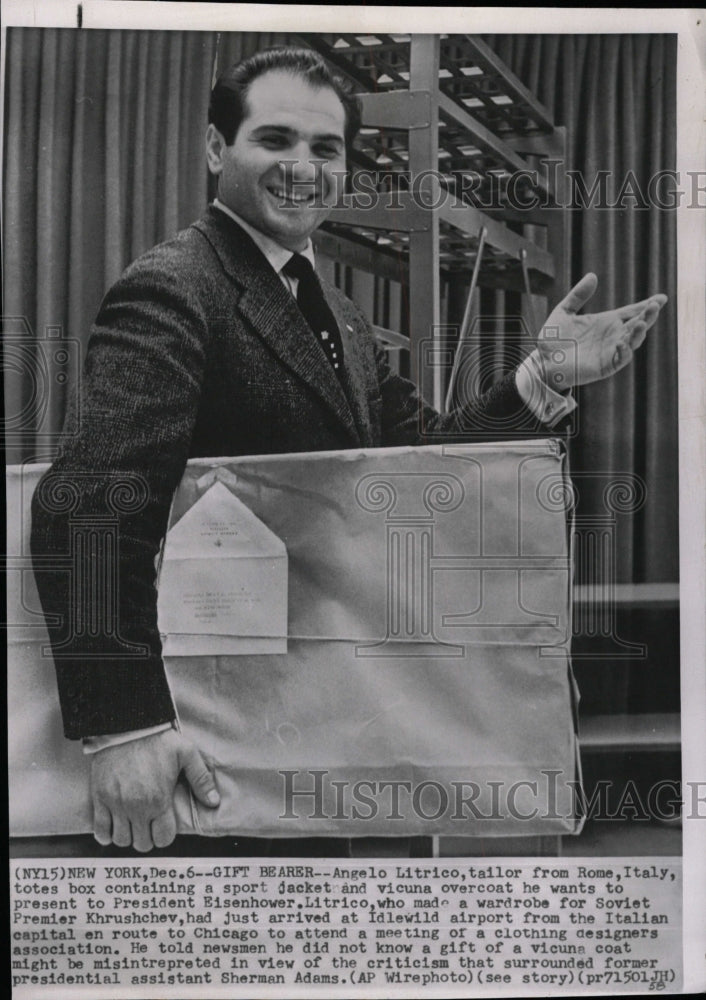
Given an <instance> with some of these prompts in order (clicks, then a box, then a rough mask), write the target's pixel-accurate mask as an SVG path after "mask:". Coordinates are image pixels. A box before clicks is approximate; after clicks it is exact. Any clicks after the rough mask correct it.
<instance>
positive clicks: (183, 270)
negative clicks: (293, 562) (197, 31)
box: [32, 49, 665, 851]
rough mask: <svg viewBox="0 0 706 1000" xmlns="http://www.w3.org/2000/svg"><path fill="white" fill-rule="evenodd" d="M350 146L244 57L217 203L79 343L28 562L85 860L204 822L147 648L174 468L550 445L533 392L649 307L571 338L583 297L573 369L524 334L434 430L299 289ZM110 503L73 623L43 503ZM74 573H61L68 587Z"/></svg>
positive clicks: (361, 339)
mask: <svg viewBox="0 0 706 1000" xmlns="http://www.w3.org/2000/svg"><path fill="white" fill-rule="evenodd" d="M358 124H359V116H358V107H357V102H356V100H355V98H354V96H352V95H351V93H350V92H349V90H348V89H347V87H346V85H345V84H344V83H343V82H342V81H341V80H339V79H338V78H337V77H335V76H334V75H333V74H332V72H331V70H330V69H329V68H328V66H327V65H326V64H325V63H324V62H323V60H322V59H321V58H320V57H319V56H317V55H316V54H315V53H313V52H310V51H308V50H295V49H280V50H273V51H270V52H265V53H259V54H257V55H255V56H253V57H252V58H250V59H248V60H246V61H245V62H243V63H241V64H239V65H238V66H236V67H234V68H233V69H232V70H230V71H229V72H227V73H226V74H225V75H224V76H223V77H222V78H221V79H220V80H219V82H218V83H217V85H216V87H215V88H214V91H213V94H212V98H211V104H210V109H209V126H208V131H207V136H206V157H207V162H208V167H209V169H210V171H211V172H212V173H213V174H214V175H216V176H217V178H218V197H217V199H216V201H215V202H214V204H213V205H211V206H209V208H208V210H207V212H206V214H205V215H204V216H203V217H202V218H201V219H200V220H198V221H197V222H195V223H194V224H193V225H191V226H190V227H189V228H188V229H186V230H184V231H183V232H181V233H179V234H177V236H175V237H174V238H173V239H171V240H169V241H168V242H167V243H164V244H162V245H160V246H158V247H155V248H154V249H153V250H150V251H149V252H148V253H146V254H144V255H143V256H142V257H140V258H139V259H138V260H137V261H135V262H134V263H133V264H132V265H131V266H130V267H129V268H128V269H127V270H126V272H125V274H124V275H123V276H122V278H121V279H120V280H119V281H118V282H117V283H116V285H114V286H113V288H111V289H110V290H109V292H108V293H107V295H106V297H105V299H104V301H103V303H102V305H101V308H100V312H99V314H98V317H97V319H96V323H95V325H94V327H93V331H92V336H91V340H90V344H89V349H88V355H87V359H86V367H85V371H84V375H83V378H82V381H81V387H80V394H79V405H78V406H77V407H76V408H75V409H74V410H73V411H72V412H70V413H69V414H68V416H67V422H66V429H65V435H64V438H63V440H62V445H61V448H60V451H59V454H58V457H57V459H56V461H55V462H54V465H53V466H52V469H51V470H50V472H49V473H48V474H47V476H46V477H45V479H44V481H43V483H40V486H39V487H38V489H37V491H36V493H35V497H34V500H33V533H32V552H33V555H34V556H35V560H36V563H35V564H36V568H37V573H36V577H37V585H38V588H39V591H40V597H41V600H42V604H43V607H44V610H45V613H46V614H47V617H48V619H49V616H56V618H55V620H56V621H59V622H63V623H64V626H62V627H56V628H52V629H51V630H50V631H51V641H52V646H53V649H54V654H55V662H56V670H57V678H58V684H59V695H60V700H61V707H62V713H63V718H64V727H65V732H66V735H67V736H68V737H69V738H72V739H83V740H84V744H85V747H86V751H87V752H88V753H91V754H92V763H91V779H92V790H93V803H94V828H95V835H96V838H97V839H98V841H99V842H100V843H102V844H106V845H107V844H109V843H111V842H113V843H114V844H116V845H118V846H121V847H128V846H130V845H133V846H134V847H135V848H136V849H137V850H139V851H147V850H150V849H151V848H152V847H153V846H157V847H165V846H167V845H168V844H170V843H171V842H172V840H173V839H174V836H175V833H176V820H175V815H174V808H173V793H174V788H175V785H176V782H177V780H178V778H179V775H180V773H182V772H184V774H185V777H186V779H187V781H188V782H189V783H190V784H191V787H192V788H193V791H194V793H195V794H196V796H197V797H198V798H199V800H200V801H201V802H203V803H204V804H205V805H209V806H213V807H217V805H218V802H219V796H218V791H217V789H216V787H215V784H214V781H213V777H212V776H211V774H210V773H209V771H208V769H207V767H206V764H205V762H204V760H203V758H202V756H201V754H200V753H199V751H198V749H197V748H196V747H194V746H193V745H192V744H190V743H189V742H188V741H187V740H186V739H185V738H184V737H183V736H182V735H181V734H180V733H179V732H178V730H177V729H176V727H175V722H174V719H175V712H174V708H173V705H172V699H171V696H170V692H169V687H168V684H167V680H166V676H165V672H164V666H163V663H162V651H161V644H160V638H159V631H158V627H157V601H156V590H155V557H156V556H157V554H158V551H159V548H160V544H161V542H162V539H163V537H164V534H165V532H166V528H167V521H168V517H169V508H170V503H171V499H172V496H173V493H174V490H175V489H176V487H177V485H178V483H179V480H180V478H181V476H182V474H183V471H184V467H185V464H186V462H187V460H188V459H189V458H194V457H199V456H225V455H227V456H237V455H245V454H251V455H254V454H273V453H282V452H304V451H320V450H335V449H344V448H362V447H365V448H371V447H380V446H394V445H415V444H420V443H423V439H422V437H421V436H420V428H421V427H425V428H426V429H427V430H428V431H429V430H434V432H435V440H438V439H439V433H441V434H443V432H444V431H445V430H448V431H453V432H454V433H455V434H458V432H459V431H463V430H467V431H469V432H470V431H473V430H474V428H477V427H478V426H479V425H480V426H487V421H488V419H492V418H493V417H497V418H502V419H503V420H504V421H505V425H506V426H507V421H508V418H509V417H512V416H513V415H514V416H516V417H517V419H518V420H520V421H522V422H523V423H524V424H526V420H527V409H529V410H530V412H531V414H532V415H533V416H534V417H535V418H537V419H538V421H539V420H540V419H541V418H542V417H543V416H545V415H546V414H548V413H550V412H551V421H549V422H548V423H547V424H545V425H544V426H546V427H551V426H552V425H553V424H554V422H555V421H556V419H557V418H559V417H561V416H562V415H563V414H565V413H567V412H568V411H569V410H570V409H571V407H572V406H573V403H572V402H571V400H570V398H567V397H565V396H563V395H558V394H556V393H553V391H552V386H554V387H559V388H561V389H567V388H570V387H571V385H572V384H579V383H581V382H587V381H592V380H593V379H596V378H601V377H604V376H605V375H608V374H611V373H612V372H613V371H616V370H618V369H619V368H620V367H622V366H623V365H625V364H627V363H628V361H629V360H630V357H631V355H632V352H633V351H634V350H635V349H636V348H637V347H638V346H639V344H640V343H641V342H642V340H643V339H644V337H645V334H646V331H647V329H648V328H649V327H650V326H651V325H652V323H654V321H655V319H656V317H657V314H658V313H659V310H660V307H661V305H662V304H663V302H664V300H665V299H664V296H659V295H657V296H653V297H652V298H650V299H647V300H645V301H644V302H641V303H636V304H633V305H630V306H626V307H623V308H622V309H618V310H611V311H608V312H604V313H600V314H596V315H593V316H585V315H584V316H577V315H576V312H577V310H578V309H579V308H580V307H581V306H582V305H583V304H584V303H585V302H586V301H587V299H588V298H589V297H590V295H591V294H592V292H593V290H594V289H595V283H596V282H595V277H594V276H593V275H587V276H586V277H585V278H584V279H582V281H581V282H580V283H579V284H578V285H577V286H576V287H575V288H574V289H573V291H572V292H570V293H569V295H568V296H567V298H566V299H565V300H564V301H563V302H562V303H561V304H560V306H558V307H557V309H556V310H555V311H554V312H553V313H552V315H551V316H550V317H549V319H548V320H547V324H546V327H547V329H553V330H555V331H556V330H558V332H559V336H560V337H562V339H569V340H573V341H574V342H575V344H576V351H575V355H574V357H573V358H572V359H571V360H570V362H569V361H565V362H563V366H562V364H560V363H559V361H558V360H557V356H556V355H557V352H556V351H555V349H554V348H553V346H552V345H553V344H555V341H553V340H552V339H551V338H549V337H548V338H547V340H546V341H545V339H544V337H543V334H542V333H540V335H539V339H538V342H537V347H536V349H535V351H533V352H532V355H531V356H530V358H529V359H528V361H527V362H526V363H525V364H523V365H522V366H521V367H520V368H519V369H518V371H517V372H514V373H511V374H510V375H508V376H507V377H506V378H505V379H504V380H502V381H501V382H499V383H498V384H497V385H495V386H493V388H492V389H491V390H490V391H489V392H488V393H487V394H486V395H485V396H483V397H481V398H480V399H477V400H475V401H470V402H468V403H467V404H466V405H464V406H463V407H462V408H460V409H459V410H457V411H455V412H454V413H452V414H449V415H446V416H440V415H439V414H437V413H435V412H434V411H433V410H432V409H431V408H430V407H428V406H427V405H426V404H425V403H424V402H423V401H422V400H421V399H420V397H419V395H418V394H417V391H416V388H415V386H414V385H413V384H412V383H410V382H408V381H406V380H404V379H402V378H400V377H399V376H397V375H395V374H394V373H393V372H392V371H391V370H390V368H389V366H388V364H387V361H386V358H385V354H384V352H383V351H382V350H381V349H380V347H379V346H377V345H376V344H375V342H374V340H373V338H372V336H371V333H370V330H369V327H368V325H367V323H366V321H365V319H364V318H363V316H362V314H361V313H360V312H359V310H358V309H357V308H356V306H355V305H354V304H353V303H352V302H350V301H349V300H348V299H346V298H345V296H343V295H342V294H341V293H340V292H339V291H338V290H337V289H335V288H333V287H331V286H329V285H327V284H325V283H323V282H320V281H319V279H318V278H317V276H316V274H315V271H314V266H315V259H314V254H313V249H312V245H311V240H310V237H311V234H312V233H313V232H314V230H315V229H316V228H317V227H318V226H319V225H320V223H321V222H322V221H323V220H324V219H325V218H326V215H327V213H328V211H329V209H330V207H331V206H332V205H333V204H334V203H335V201H336V198H337V197H338V193H339V185H340V182H341V178H342V176H343V175H344V173H345V169H346V163H347V154H348V152H349V151H350V147H351V143H352V141H353V138H354V136H355V133H356V130H357V127H358ZM126 481H127V482H129V483H131V484H132V485H133V487H134V485H135V484H138V487H137V488H136V494H137V495H138V499H139V502H135V503H129V502H125V503H124V504H123V509H122V512H121V514H120V522H119V556H118V559H117V565H116V566H115V567H112V566H109V565H106V566H105V567H103V571H104V572H105V573H106V574H107V573H108V572H109V571H112V570H113V569H114V570H115V574H114V588H115V593H117V595H118V598H117V609H114V608H113V607H112V606H111V605H110V603H106V604H105V605H103V604H100V603H99V601H98V599H97V598H96V596H95V594H94V595H93V596H91V595H90V594H89V596H88V597H87V598H86V603H84V604H81V598H82V592H81V588H79V587H76V588H74V589H73V590H72V588H71V585H70V581H69V580H68V579H67V576H68V575H67V574H66V573H65V572H63V571H62V570H61V568H56V569H52V568H51V567H52V563H53V562H54V565H55V566H56V567H61V565H62V564H63V561H64V560H65V553H66V551H67V547H68V545H69V538H70V535H69V524H68V517H69V514H68V506H71V505H67V504H65V503H64V504H62V503H61V497H62V496H66V495H68V494H70V495H71V496H72V497H75V498H76V500H77V504H78V506H77V507H73V509H72V511H71V513H72V516H74V517H75V516H77V515H79V516H82V517H86V518H92V517H95V518H98V519H100V518H102V517H104V516H105V514H106V507H105V504H106V496H108V495H109V494H110V495H111V496H112V495H113V494H111V490H113V489H114V488H115V487H117V485H118V484H120V483H121V482H122V483H125V482H126ZM62 490H64V493H63V494H62ZM92 558H93V557H92V554H91V553H90V552H87V553H86V554H85V556H84V557H83V563H81V564H80V574H85V575H84V577H83V578H84V579H85V580H88V579H90V578H91V572H92V567H91V560H92ZM50 620H51V619H50ZM72 623H73V625H72ZM87 623H88V625H90V626H91V627H88V625H87ZM84 626H85V627H84ZM74 627H75V631H74V632H73V633H71V632H70V629H71V628H74ZM67 630H69V631H67ZM67 650H70V653H67Z"/></svg>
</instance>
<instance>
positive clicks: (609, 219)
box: [483, 35, 679, 582]
mask: <svg viewBox="0 0 706 1000" xmlns="http://www.w3.org/2000/svg"><path fill="white" fill-rule="evenodd" d="M483 40H484V41H485V42H486V43H487V44H489V45H490V46H491V47H492V48H493V49H494V51H495V52H496V53H497V55H498V56H499V57H500V58H501V59H502V60H503V61H504V62H505V63H506V64H507V65H508V66H509V67H510V69H512V70H513V72H515V73H516V74H517V76H518V77H519V78H520V80H521V81H522V82H523V83H524V84H525V86H526V87H527V88H528V89H529V90H530V91H531V93H533V94H534V95H535V96H536V97H537V98H538V100H539V101H541V102H542V104H544V105H545V106H546V107H547V108H548V109H549V111H550V113H551V114H552V116H553V118H554V121H555V122H556V124H558V125H565V126H566V127H567V130H568V154H567V167H568V168H569V169H573V170H576V171H579V172H580V174H581V175H582V177H583V178H584V179H585V182H586V184H587V186H588V189H589V190H590V187H591V184H592V183H593V182H594V180H595V178H596V175H597V174H598V171H601V170H603V171H609V175H610V176H609V178H608V180H607V184H606V187H607V191H608V193H609V198H608V202H609V203H614V202H615V201H617V200H618V196H619V195H620V192H621V189H622V190H623V192H624V197H623V198H622V199H620V201H621V205H620V206H619V207H615V208H606V207H605V205H603V206H600V205H598V204H594V206H593V207H589V208H586V209H579V208H576V209H572V210H570V211H569V213H568V225H569V245H570V248H571V253H570V263H571V279H570V280H571V284H574V283H575V282H576V281H578V280H579V278H580V277H581V276H582V275H583V274H584V273H585V272H586V271H594V272H595V273H596V274H597V276H598V279H599V286H598V291H597V293H596V295H595V297H594V298H593V299H592V300H591V303H590V305H589V306H587V310H589V311H598V310H600V309H607V308H611V307H612V306H614V305H618V304H622V303H625V302H631V301H633V300H636V299H642V298H646V297H647V296H648V295H650V294H652V293H653V292H656V291H663V292H666V293H667V295H668V296H669V303H668V304H667V306H666V307H665V308H664V309H663V310H662V313H661V315H660V318H659V321H658V323H657V325H656V326H655V327H654V328H653V329H652V330H651V331H650V333H649V334H648V338H647V341H646V342H645V344H644V345H643V347H642V348H641V349H640V351H639V352H638V353H637V354H636V356H635V359H634V361H633V363H632V365H630V366H629V367H628V368H627V369H625V370H623V371H622V372H620V373H619V374H618V375H616V376H615V377H614V378H611V379H608V380H606V381H604V382H600V383H595V384H593V385H590V386H586V387H584V388H582V389H581V390H580V391H579V392H578V394H577V398H578V402H579V407H580V410H579V424H578V429H579V433H578V436H577V438H576V439H575V440H574V441H573V442H572V444H571V465H572V471H573V472H575V473H576V474H577V475H576V481H577V485H578V487H579V491H580V506H579V511H580V512H583V513H586V514H590V513H600V512H601V511H602V510H603V509H604V502H603V493H604V489H605V485H606V481H608V480H609V479H611V478H613V479H617V477H618V476H619V474H620V473H621V472H626V473H631V474H634V475H636V476H639V477H640V479H641V480H642V482H643V483H644V486H645V489H646V492H645V501H644V505H643V506H642V507H641V508H640V509H639V510H636V511H635V512H634V513H628V514H624V515H618V516H617V520H616V537H617V539H618V547H617V550H616V559H617V566H616V571H617V575H616V579H617V580H618V581H620V582H627V581H635V582H657V581H665V580H677V579H678V545H677V533H678V515H679V509H678V496H679V494H678V478H677V477H678V447H677V321H676V318H677V310H676V305H677V303H676V274H677V246H676V214H675V212H674V211H671V210H669V209H663V208H660V207H659V206H657V205H654V204H652V205H649V197H648V193H649V181H650V178H652V177H654V176H655V175H656V174H658V173H659V172H660V171H664V170H674V169H675V167H676V51H677V46H676V36H675V35H518V36H509V35H505V36H498V35H496V36H485V37H484V39H483ZM633 178H634V180H633ZM623 185H626V186H625V187H624V188H623ZM630 189H632V190H633V191H634V192H635V197H634V198H633V197H631V196H630V194H629V190H630ZM665 191H666V187H663V188H662V195H661V197H662V200H663V201H664V200H666V198H665V195H664V192H665ZM643 196H644V202H643ZM588 473H590V475H587V474H588Z"/></svg>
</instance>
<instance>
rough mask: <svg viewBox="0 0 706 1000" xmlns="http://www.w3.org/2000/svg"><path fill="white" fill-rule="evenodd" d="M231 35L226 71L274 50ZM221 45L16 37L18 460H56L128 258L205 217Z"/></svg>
mask: <svg viewBox="0 0 706 1000" xmlns="http://www.w3.org/2000/svg"><path fill="white" fill-rule="evenodd" d="M225 37H226V39H227V42H225V43H223V45H222V48H223V49H225V50H226V51H227V55H228V58H229V59H230V61H235V60H236V59H238V58H240V57H241V56H244V55H247V54H249V53H250V52H252V51H255V50H256V49H257V48H258V47H259V46H261V45H267V44H270V43H271V42H272V40H273V36H270V35H256V34H230V35H228V36H225ZM218 48H219V38H218V36H217V35H215V34H211V33H206V32H178V31H175V32H160V31H113V30H106V31H93V30H92V31H75V30H72V29H54V30H52V29H44V30H43V29H31V28H30V29H27V28H11V29H9V30H8V32H7V57H6V99H5V157H4V160H5V162H4V190H3V204H4V265H5V267H4V307H3V312H4V327H5V334H6V336H5V343H6V347H5V357H4V361H5V363H4V371H5V400H6V402H5V407H6V411H5V412H6V419H7V423H8V426H9V427H10V428H11V429H12V431H13V433H12V437H11V439H10V443H9V446H8V449H7V454H8V460H9V461H10V462H18V461H23V460H28V459H37V460H42V459H44V460H46V459H50V458H51V457H52V454H53V450H54V443H55V433H56V430H57V429H58V428H60V426H61V422H62V420H63V414H64V411H65V407H66V394H67V392H68V391H70V390H71V386H72V385H73V384H74V382H75V372H76V365H77V363H78V361H77V357H78V355H79V353H80V351H81V350H82V348H83V347H84V346H85V342H86V339H87V336H88V332H89V329H90V324H91V322H92V319H93V317H94V316H95V314H96V312H97V309H98V306H99V304H100V301H101V299H102V297H103V295H104V293H105V291H106V289H107V288H108V287H109V286H110V285H111V284H112V283H113V282H114V281H115V280H116V279H117V278H118V277H119V275H120V274H121V272H122V271H123V269H124V268H125V266H126V265H127V264H128V263H129V262H130V261H131V260H133V259H134V258H135V257H137V256H138V255H139V254H141V253H142V252H144V251H145V250H147V249H148V248H149V247H151V246H154V244H155V243H159V242H160V241H162V240H164V239H166V238H167V237H168V236H170V235H171V234H173V233H175V232H177V230H179V229H180V228H183V227H184V226H186V225H188V223H190V222H192V221H193V220H194V219H195V218H197V217H198V216H199V215H201V213H202V212H203V209H204V207H205V205H206V201H207V194H208V192H207V184H208V172H207V170H206V167H205V160H204V135H205V130H206V120H207V108H208V95H209V91H210V88H211V81H212V76H213V71H214V60H215V59H216V56H217V50H218ZM59 340H61V341H62V343H61V344H59ZM60 347H61V348H63V349H59V348H60Z"/></svg>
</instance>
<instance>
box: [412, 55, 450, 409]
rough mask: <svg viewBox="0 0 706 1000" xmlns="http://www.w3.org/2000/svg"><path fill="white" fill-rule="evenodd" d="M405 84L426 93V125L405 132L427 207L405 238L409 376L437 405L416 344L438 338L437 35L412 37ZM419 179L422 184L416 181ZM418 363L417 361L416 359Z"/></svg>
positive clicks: (438, 382)
mask: <svg viewBox="0 0 706 1000" xmlns="http://www.w3.org/2000/svg"><path fill="white" fill-rule="evenodd" d="M410 44H411V52H410V72H409V86H410V89H411V90H424V91H427V92H428V93H429V109H430V113H429V124H428V125H427V126H426V127H423V128H412V129H410V132H409V170H410V174H411V178H412V183H413V191H414V196H415V197H416V198H417V199H423V201H422V203H423V204H424V205H427V204H428V205H430V206H437V207H430V208H429V211H428V213H427V217H428V222H429V225H428V228H427V229H425V230H424V231H423V232H413V233H410V237H409V334H410V358H411V364H412V377H413V379H414V381H415V382H416V383H417V386H418V387H419V390H420V392H421V393H422V395H423V396H424V398H425V399H426V400H428V401H429V402H431V403H432V404H433V405H434V406H435V407H436V408H437V409H439V410H440V409H441V407H442V404H443V395H442V371H441V366H440V364H439V363H438V360H437V358H436V357H435V355H436V353H437V351H436V350H433V351H425V352H424V357H425V358H426V359H427V360H426V362H424V361H422V357H421V355H420V350H419V344H420V342H421V341H424V340H426V341H427V342H428V341H429V340H431V339H433V340H434V341H435V343H434V348H438V349H441V347H442V346H443V345H442V344H440V343H438V344H437V343H436V340H437V339H438V338H439V325H440V322H441V315H440V275H439V213H438V206H439V203H440V202H439V198H440V193H441V192H440V184H439V181H438V174H437V170H438V162H439V157H438V152H439V36H438V35H412V41H411V43H410ZM421 179H423V182H420V181H421ZM420 362H421V363H420Z"/></svg>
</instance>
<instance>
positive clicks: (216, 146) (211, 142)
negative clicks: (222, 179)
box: [206, 123, 226, 174]
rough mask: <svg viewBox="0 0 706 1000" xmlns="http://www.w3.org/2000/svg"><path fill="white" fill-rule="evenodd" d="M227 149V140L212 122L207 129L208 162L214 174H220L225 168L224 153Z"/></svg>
mask: <svg viewBox="0 0 706 1000" xmlns="http://www.w3.org/2000/svg"><path fill="white" fill-rule="evenodd" d="M225 149H226V141H225V139H224V138H223V136H222V135H221V133H220V132H219V131H218V129H217V128H216V126H215V125H214V124H213V123H211V124H210V125H209V126H208V128H207V129H206V163H207V164H208V169H209V170H210V171H211V173H212V174H220V173H221V171H222V170H223V153H224V152H225Z"/></svg>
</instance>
